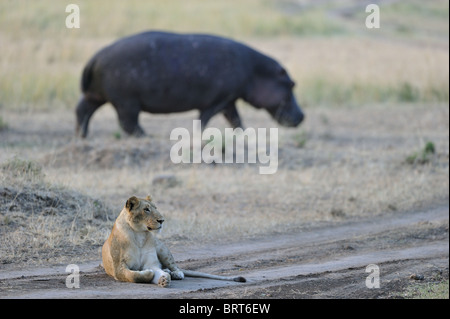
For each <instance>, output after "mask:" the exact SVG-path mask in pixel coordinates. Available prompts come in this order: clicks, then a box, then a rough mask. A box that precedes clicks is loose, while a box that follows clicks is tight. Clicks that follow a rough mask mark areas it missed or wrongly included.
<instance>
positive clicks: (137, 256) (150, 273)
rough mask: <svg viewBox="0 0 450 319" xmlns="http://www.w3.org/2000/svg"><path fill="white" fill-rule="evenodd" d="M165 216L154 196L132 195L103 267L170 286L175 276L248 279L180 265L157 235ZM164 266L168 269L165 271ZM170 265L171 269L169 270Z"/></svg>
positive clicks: (104, 254)
mask: <svg viewBox="0 0 450 319" xmlns="http://www.w3.org/2000/svg"><path fill="white" fill-rule="evenodd" d="M163 222H164V217H163V216H162V215H161V214H160V213H159V212H158V210H157V208H156V206H155V204H154V203H153V202H152V199H151V197H150V196H147V198H145V199H140V198H137V197H135V196H132V197H130V198H129V199H128V200H127V202H126V204H125V207H124V208H123V209H122V212H121V213H120V215H119V217H117V219H116V222H115V223H114V226H113V228H112V231H111V234H110V235H109V237H108V239H107V240H106V242H105V244H104V245H103V248H102V259H103V267H104V268H105V271H106V273H107V274H108V275H110V276H112V277H114V278H115V279H116V280H120V281H129V282H145V283H150V282H151V283H154V284H158V285H159V286H161V287H168V286H169V284H170V280H171V279H178V280H181V279H183V278H184V276H189V277H203V278H210V279H218V280H231V281H238V282H245V281H246V279H245V278H243V277H224V276H216V275H210V274H206V273H202V272H197V271H190V270H182V269H180V268H178V267H177V265H176V263H175V260H174V258H173V256H172V254H171V253H170V251H169V249H168V248H167V247H166V246H165V245H164V244H163V243H162V242H161V241H160V240H159V239H158V238H156V236H155V234H157V233H159V232H160V231H161V229H162V227H163ZM163 268H164V270H163ZM166 268H167V269H166Z"/></svg>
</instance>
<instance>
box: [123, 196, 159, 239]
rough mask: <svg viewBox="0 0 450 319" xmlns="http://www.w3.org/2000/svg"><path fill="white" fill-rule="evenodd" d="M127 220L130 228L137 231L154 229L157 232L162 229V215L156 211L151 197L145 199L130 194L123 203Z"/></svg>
mask: <svg viewBox="0 0 450 319" xmlns="http://www.w3.org/2000/svg"><path fill="white" fill-rule="evenodd" d="M125 209H126V210H127V213H128V215H127V220H128V223H129V224H130V226H131V228H133V229H134V230H135V231H137V232H143V231H155V232H157V233H159V232H160V231H161V229H162V226H163V222H164V217H163V216H162V215H161V214H160V212H158V210H157V208H156V206H155V204H154V203H153V202H152V198H151V197H150V196H147V197H146V198H145V199H142V198H137V197H136V196H132V197H130V198H129V199H128V200H127V203H126V204H125Z"/></svg>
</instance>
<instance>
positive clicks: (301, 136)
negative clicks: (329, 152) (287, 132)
mask: <svg viewBox="0 0 450 319" xmlns="http://www.w3.org/2000/svg"><path fill="white" fill-rule="evenodd" d="M307 141H308V136H307V134H306V133H305V132H300V133H298V134H296V135H294V144H295V146H296V147H298V148H303V147H305V145H306V142H307Z"/></svg>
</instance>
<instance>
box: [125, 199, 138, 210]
mask: <svg viewBox="0 0 450 319" xmlns="http://www.w3.org/2000/svg"><path fill="white" fill-rule="evenodd" d="M138 204H139V199H138V198H137V197H136V196H132V197H130V198H129V199H128V200H127V203H126V204H125V207H126V208H127V210H128V211H131V210H132V209H133V208H135V207H136V206H137V205H138Z"/></svg>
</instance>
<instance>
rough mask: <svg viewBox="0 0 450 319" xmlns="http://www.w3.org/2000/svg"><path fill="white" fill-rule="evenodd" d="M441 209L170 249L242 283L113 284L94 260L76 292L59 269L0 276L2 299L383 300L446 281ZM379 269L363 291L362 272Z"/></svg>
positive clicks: (187, 262)
mask: <svg viewBox="0 0 450 319" xmlns="http://www.w3.org/2000/svg"><path fill="white" fill-rule="evenodd" d="M448 217H449V209H448V206H447V207H437V208H435V209H430V210H427V211H422V212H414V213H412V212H410V213H408V214H402V215H400V216H396V217H392V216H383V217H382V218H377V219H372V220H367V219H365V220H360V221H357V222H350V223H345V224H343V225H340V226H338V227H330V226H326V227H315V228H310V229H304V230H302V231H301V232H299V233H291V234H287V235H279V236H273V237H268V238H267V237H265V238H260V239H258V240H252V241H247V242H242V243H239V244H231V245H220V244H216V245H207V246H198V247H195V248H192V249H190V250H189V251H186V250H183V249H181V247H180V248H178V249H176V248H174V249H173V253H174V256H175V258H176V259H177V260H179V263H180V265H181V266H182V267H184V268H186V269H188V268H194V269H198V270H201V271H207V272H211V273H220V274H229V275H241V276H245V277H246V278H247V280H248V282H247V283H233V282H224V281H215V280H207V279H197V278H186V279H185V280H182V281H173V282H172V285H171V287H170V288H167V289H162V288H158V287H157V286H154V285H145V284H130V283H120V282H117V281H114V280H113V279H112V278H110V277H108V276H107V275H105V273H104V272H103V270H102V268H101V267H100V266H99V264H98V262H90V263H86V264H82V265H79V266H80V270H81V274H80V287H79V288H78V289H76V288H73V289H68V288H67V287H66V278H67V276H68V275H69V273H66V272H65V267H66V265H54V266H52V267H45V268H37V269H20V270H10V271H0V291H1V292H2V293H1V297H2V298H390V297H401V296H402V295H401V292H402V290H403V289H404V287H406V286H407V285H408V283H410V282H411V281H414V279H412V278H411V276H412V275H417V276H423V279H422V280H423V281H424V282H434V281H439V280H443V279H448V252H449V241H448V240H449V238H448ZM370 264H375V265H377V266H378V267H379V270H380V288H371V289H370V288H368V287H367V286H366V278H367V277H368V276H369V273H370V272H366V267H367V266H368V265H370Z"/></svg>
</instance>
